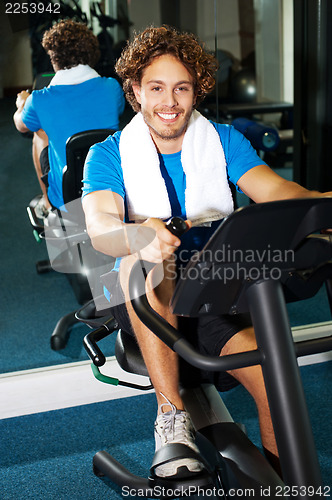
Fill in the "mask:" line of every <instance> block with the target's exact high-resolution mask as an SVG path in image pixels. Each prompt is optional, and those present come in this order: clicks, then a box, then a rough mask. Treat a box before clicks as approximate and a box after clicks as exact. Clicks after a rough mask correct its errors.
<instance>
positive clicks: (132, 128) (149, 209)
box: [119, 110, 234, 225]
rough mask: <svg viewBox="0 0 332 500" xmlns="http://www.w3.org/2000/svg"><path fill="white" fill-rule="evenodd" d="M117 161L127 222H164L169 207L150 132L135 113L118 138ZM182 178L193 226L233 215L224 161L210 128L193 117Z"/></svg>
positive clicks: (199, 117) (185, 142)
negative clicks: (120, 169)
mask: <svg viewBox="0 0 332 500" xmlns="http://www.w3.org/2000/svg"><path fill="white" fill-rule="evenodd" d="M119 148H120V156H121V166H122V170H123V177H124V184H125V188H126V196H127V201H128V213H129V218H130V220H133V221H135V222H142V221H143V220H145V219H146V218H148V217H158V218H160V219H167V218H169V217H170V216H171V206H170V202H169V198H168V194H167V189H166V185H165V182H164V179H163V177H162V175H161V172H160V166H159V157H158V153H157V150H156V147H155V145H154V143H153V141H152V138H151V135H150V132H149V128H148V126H147V125H146V123H145V122H144V119H143V116H142V114H141V113H138V114H137V115H136V116H135V117H134V118H133V119H132V120H131V122H130V123H129V124H128V125H127V126H126V127H125V128H124V129H123V131H122V133H121V136H120V144H119ZM181 161H182V166H183V170H184V172H185V174H186V185H187V186H186V192H185V203H186V213H187V217H188V219H190V220H191V221H192V222H193V224H194V225H199V224H203V223H206V222H211V221H213V220H219V219H221V218H222V217H225V216H226V215H229V214H230V213H231V212H232V211H233V209H234V205H233V198H232V194H231V190H230V187H229V184H228V179H227V170H226V160H225V155H224V151H223V148H222V145H221V142H220V138H219V135H218V133H217V131H216V129H215V128H214V126H213V125H212V124H211V123H210V122H209V121H208V120H207V119H206V118H204V117H203V116H202V115H201V114H200V113H199V112H198V111H196V110H195V111H194V112H193V114H192V116H191V118H190V120H189V124H188V127H187V131H186V133H185V136H184V140H183V144H182V152H181Z"/></svg>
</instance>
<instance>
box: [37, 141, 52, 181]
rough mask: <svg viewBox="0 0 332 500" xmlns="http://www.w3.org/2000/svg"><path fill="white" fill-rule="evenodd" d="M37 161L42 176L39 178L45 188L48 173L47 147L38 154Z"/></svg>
mask: <svg viewBox="0 0 332 500" xmlns="http://www.w3.org/2000/svg"><path fill="white" fill-rule="evenodd" d="M39 161H40V168H41V171H42V174H43V175H42V176H41V180H42V181H43V183H44V184H45V186H46V187H48V173H49V171H50V161H49V158H48V146H46V148H44V149H43V150H42V152H41V153H40V157H39Z"/></svg>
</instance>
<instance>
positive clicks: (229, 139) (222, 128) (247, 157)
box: [83, 123, 264, 250]
mask: <svg viewBox="0 0 332 500" xmlns="http://www.w3.org/2000/svg"><path fill="white" fill-rule="evenodd" d="M213 125H214V127H215V128H216V130H217V132H218V134H219V137H220V141H221V144H222V147H223V150H224V154H225V159H226V168H227V174H228V179H229V181H230V182H231V183H232V184H234V185H235V186H237V182H238V180H239V179H240V177H242V175H243V174H244V173H245V172H247V171H248V170H250V169H251V168H253V167H256V166H258V165H262V164H264V162H263V160H262V159H261V158H260V157H259V156H258V155H257V153H256V151H255V150H254V148H253V147H252V146H251V144H250V142H249V141H248V140H247V139H246V138H245V137H244V136H243V135H242V134H241V133H240V132H238V131H237V130H236V129H235V128H234V127H232V126H231V125H226V124H216V123H213ZM120 136H121V132H116V133H115V134H114V135H113V136H110V137H108V138H107V139H106V140H105V141H104V142H102V143H99V144H96V145H94V146H92V148H91V149H90V151H89V153H88V156H87V159H86V162H85V167H84V176H83V196H85V195H87V194H88V193H92V192H93V191H100V190H109V191H113V192H115V193H117V194H119V195H120V196H122V197H123V198H124V200H125V186H124V180H123V172H122V167H121V158H120V152H119V141H120ZM159 158H160V170H161V174H162V176H163V178H164V180H165V184H166V187H167V191H168V196H169V200H170V204H171V208H172V216H179V217H183V218H184V219H185V218H186V208H185V189H186V176H185V173H184V171H183V168H182V164H181V151H180V152H178V153H174V154H170V155H165V154H163V155H161V154H160V155H159ZM237 189H238V188H237ZM125 206H126V205H125ZM126 220H127V221H128V219H127V218H126ZM219 223H220V222H219V221H216V222H214V223H212V225H211V227H194V228H192V229H191V230H190V231H188V232H187V233H186V234H185V235H184V236H183V237H182V238H181V240H182V244H181V247H180V248H181V249H182V250H183V249H184V248H186V249H188V250H193V249H196V250H199V249H201V248H202V246H203V245H204V244H205V243H206V241H207V240H208V238H209V237H210V236H211V234H212V233H213V232H214V230H215V229H216V227H217V226H218V225H219Z"/></svg>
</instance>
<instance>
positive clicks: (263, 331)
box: [247, 279, 322, 498]
mask: <svg viewBox="0 0 332 500" xmlns="http://www.w3.org/2000/svg"><path fill="white" fill-rule="evenodd" d="M247 298H248V303H249V307H250V311H251V314H252V320H253V324H254V328H255V333H256V340H257V345H258V348H259V349H260V350H261V352H262V353H263V358H264V360H263V363H262V370H263V375H264V380H265V386H266V391H267V397H268V401H269V405H270V410H271V417H272V422H273V425H274V428H275V433H276V440H277V445H278V450H279V455H280V461H281V466H282V473H283V478H284V482H285V484H286V485H288V486H295V487H297V489H298V494H299V491H300V487H302V490H301V492H302V493H303V495H304V496H303V497H302V498H315V495H314V494H313V495H310V492H312V491H315V492H316V491H319V488H320V487H322V479H321V474H320V469H319V462H318V457H317V453H316V449H315V444H314V439H313V434H312V429H311V425H310V420H309V415H308V409H307V404H306V400H305V395H304V391H303V385H302V380H301V375H300V371H299V368H298V364H297V358H296V355H295V351H294V346H293V339H292V332H291V328H290V324H289V320H288V314H287V308H286V303H285V299H284V295H283V291H282V285H281V283H280V282H279V281H277V280H273V279H270V280H264V281H263V280H262V281H259V282H257V283H255V284H253V285H252V286H251V287H249V290H248V292H247ZM309 486H310V489H309ZM309 490H310V491H309ZM295 493H296V492H295Z"/></svg>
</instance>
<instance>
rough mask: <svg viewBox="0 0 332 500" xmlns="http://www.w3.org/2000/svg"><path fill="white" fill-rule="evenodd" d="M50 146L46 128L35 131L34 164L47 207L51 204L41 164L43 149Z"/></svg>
mask: <svg viewBox="0 0 332 500" xmlns="http://www.w3.org/2000/svg"><path fill="white" fill-rule="evenodd" d="M46 146H48V136H47V135H46V133H45V132H44V130H42V129H40V130H38V131H37V132H34V134H33V139H32V159H33V164H34V166H35V170H36V174H37V178H38V182H39V185H40V189H41V190H42V193H43V196H44V200H45V208H47V209H48V208H51V204H50V202H49V201H48V197H47V188H46V186H45V184H44V182H43V181H42V179H41V178H42V175H43V173H42V170H41V165H40V154H41V152H42V151H43V149H45V148H46Z"/></svg>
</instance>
